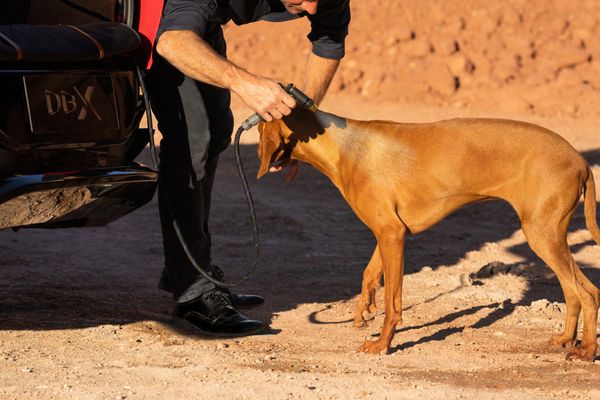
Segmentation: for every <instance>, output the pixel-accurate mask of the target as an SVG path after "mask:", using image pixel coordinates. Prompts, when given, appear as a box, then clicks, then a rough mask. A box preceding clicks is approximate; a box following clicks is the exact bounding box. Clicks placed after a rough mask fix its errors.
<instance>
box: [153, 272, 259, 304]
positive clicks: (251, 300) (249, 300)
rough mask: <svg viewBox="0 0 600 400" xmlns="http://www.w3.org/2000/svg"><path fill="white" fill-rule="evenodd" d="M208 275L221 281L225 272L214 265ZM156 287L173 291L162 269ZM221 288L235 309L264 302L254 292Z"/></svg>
mask: <svg viewBox="0 0 600 400" xmlns="http://www.w3.org/2000/svg"><path fill="white" fill-rule="evenodd" d="M210 275H211V276H212V277H213V278H215V279H216V280H219V281H223V280H224V279H225V274H224V273H223V271H222V270H221V268H219V267H217V266H216V265H211V266H210ZM158 288H159V289H160V290H164V291H165V292H169V293H173V289H172V288H171V282H169V278H168V277H167V274H166V273H165V271H164V270H163V273H162V274H161V276H160V280H159V281H158ZM221 290H222V291H223V292H224V293H225V294H227V296H229V299H230V300H231V304H232V305H233V308H236V309H240V310H242V309H244V310H248V309H250V308H254V307H258V306H261V305H263V304H264V302H265V299H264V297H262V296H258V295H255V294H235V293H232V292H231V290H229V289H228V288H222V289H221Z"/></svg>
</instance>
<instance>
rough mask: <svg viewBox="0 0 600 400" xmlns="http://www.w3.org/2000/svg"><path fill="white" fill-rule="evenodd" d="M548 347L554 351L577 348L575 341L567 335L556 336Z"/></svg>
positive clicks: (549, 342) (551, 339)
mask: <svg viewBox="0 0 600 400" xmlns="http://www.w3.org/2000/svg"><path fill="white" fill-rule="evenodd" d="M548 346H550V347H551V348H553V349H561V348H571V347H573V346H575V339H574V338H572V337H571V336H566V335H554V336H552V337H551V338H550V340H549V341H548Z"/></svg>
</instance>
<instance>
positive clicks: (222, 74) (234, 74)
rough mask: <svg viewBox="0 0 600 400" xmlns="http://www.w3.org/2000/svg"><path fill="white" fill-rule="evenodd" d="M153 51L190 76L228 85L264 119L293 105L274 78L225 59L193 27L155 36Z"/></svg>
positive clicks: (274, 116) (276, 115) (214, 83)
mask: <svg viewBox="0 0 600 400" xmlns="http://www.w3.org/2000/svg"><path fill="white" fill-rule="evenodd" d="M156 51H157V52H158V54H160V55H161V56H163V57H164V58H165V59H166V60H167V61H168V62H169V63H171V64H172V65H173V66H174V67H175V68H177V69H178V70H179V71H181V72H182V73H184V74H185V75H187V76H189V77H190V78H193V79H195V80H199V81H202V82H205V83H209V84H211V85H214V86H218V87H222V88H226V89H230V90H231V91H233V92H234V93H236V94H237V95H238V96H240V98H241V99H242V100H243V101H244V102H245V103H246V104H247V105H248V106H249V107H250V108H251V109H252V110H254V111H256V112H257V113H259V114H260V116H261V117H262V118H263V119H264V120H265V121H271V120H272V119H273V118H281V117H282V115H287V114H289V113H290V111H291V108H290V107H294V105H295V101H294V99H293V98H292V97H291V96H290V95H289V94H287V93H286V92H285V91H284V90H283V89H282V88H281V87H280V86H279V85H278V84H277V82H276V81H275V80H273V79H270V78H266V77H262V76H258V75H254V74H252V73H250V72H248V71H246V70H245V69H243V68H241V67H239V66H237V65H235V64H234V63H232V62H230V61H228V60H227V59H226V58H225V57H222V56H221V55H219V54H218V53H217V52H215V51H214V50H213V49H212V48H211V47H210V46H209V45H208V44H207V43H206V42H205V41H204V40H203V39H202V38H201V37H200V36H198V35H197V34H196V33H195V32H194V31H186V30H182V31H179V30H173V31H166V32H165V33H163V34H162V35H161V36H160V38H159V39H158V43H157V44H156Z"/></svg>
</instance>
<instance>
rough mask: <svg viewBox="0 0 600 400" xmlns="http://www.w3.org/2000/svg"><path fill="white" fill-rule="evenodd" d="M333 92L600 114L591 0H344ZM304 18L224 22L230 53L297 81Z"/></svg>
mask: <svg viewBox="0 0 600 400" xmlns="http://www.w3.org/2000/svg"><path fill="white" fill-rule="evenodd" d="M351 4H352V22H351V27H350V35H349V37H348V40H347V55H346V57H345V59H344V60H343V63H342V66H341V68H340V70H339V73H338V75H337V76H336V78H335V80H334V82H333V84H332V87H331V93H336V94H348V95H357V96H363V97H365V98H367V99H368V100H369V101H373V102H377V101H384V102H388V101H392V102H410V103H419V104H428V105H449V106H453V107H457V108H460V107H470V108H475V109H485V110H499V111H507V112H528V113H532V114H538V115H565V116H572V117H577V116H595V115H598V114H600V24H599V17H600V1H598V0H579V1H572V0H544V1H543V0H529V1H526V0H502V1H484V0H463V1H459V0H447V1H439V0H420V1H417V0H411V1H389V0H388V1H383V0H377V1H376V0H351ZM308 30H309V25H308V21H305V20H302V21H294V22H291V23H282V24H272V23H256V24H251V25H246V26H243V27H235V26H227V27H226V35H227V37H228V42H229V54H230V58H231V59H232V60H234V61H235V62H237V63H238V64H240V65H242V66H244V67H246V68H247V69H249V70H250V71H253V72H256V73H261V74H266V75H269V76H272V77H275V78H277V79H280V80H284V81H294V82H300V81H301V79H302V72H303V68H304V63H305V60H306V55H307V54H308V52H309V51H310V45H309V42H308V40H307V39H306V38H305V36H306V33H308Z"/></svg>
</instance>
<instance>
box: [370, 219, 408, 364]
mask: <svg viewBox="0 0 600 400" xmlns="http://www.w3.org/2000/svg"><path fill="white" fill-rule="evenodd" d="M405 235H406V226H404V224H402V223H399V225H394V226H389V225H388V226H386V227H383V228H382V229H381V230H380V231H379V232H377V233H376V236H377V243H378V247H379V253H380V256H381V262H382V265H383V279H384V282H385V285H384V290H385V292H384V293H385V319H384V320H383V329H382V330H381V335H380V336H379V339H377V340H375V341H371V340H367V341H365V342H364V343H363V345H362V346H361V347H360V349H359V351H362V352H365V353H371V354H385V353H387V351H388V349H389V347H390V343H391V342H392V339H393V338H394V334H395V333H396V326H397V325H398V323H400V322H401V321H402V279H403V277H404V241H405Z"/></svg>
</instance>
